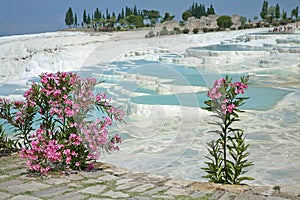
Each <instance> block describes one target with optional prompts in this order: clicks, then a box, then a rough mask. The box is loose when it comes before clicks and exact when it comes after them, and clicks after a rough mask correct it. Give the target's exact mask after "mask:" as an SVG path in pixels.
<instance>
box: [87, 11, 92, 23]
mask: <svg viewBox="0 0 300 200" xmlns="http://www.w3.org/2000/svg"><path fill="white" fill-rule="evenodd" d="M91 22H92V19H91V16H90V14H88V16H87V19H86V23H87V24H88V25H90V24H91Z"/></svg>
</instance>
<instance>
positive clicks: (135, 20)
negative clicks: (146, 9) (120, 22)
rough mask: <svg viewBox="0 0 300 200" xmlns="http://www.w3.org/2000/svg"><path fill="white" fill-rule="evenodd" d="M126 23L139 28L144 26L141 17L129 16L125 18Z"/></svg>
mask: <svg viewBox="0 0 300 200" xmlns="http://www.w3.org/2000/svg"><path fill="white" fill-rule="evenodd" d="M126 21H127V23H128V24H129V25H132V26H135V27H136V28H140V27H143V26H144V20H143V18H142V17H141V16H136V15H129V16H127V17H126Z"/></svg>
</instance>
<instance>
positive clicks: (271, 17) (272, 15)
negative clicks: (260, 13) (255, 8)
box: [268, 6, 276, 23]
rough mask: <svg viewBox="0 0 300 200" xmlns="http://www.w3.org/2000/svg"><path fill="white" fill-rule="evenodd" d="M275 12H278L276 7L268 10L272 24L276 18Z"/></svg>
mask: <svg viewBox="0 0 300 200" xmlns="http://www.w3.org/2000/svg"><path fill="white" fill-rule="evenodd" d="M275 11H276V8H275V7H274V6H270V7H269V8H268V20H269V22H270V23H272V22H273V19H274V18H275Z"/></svg>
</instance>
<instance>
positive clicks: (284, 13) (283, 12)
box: [281, 10, 287, 20]
mask: <svg viewBox="0 0 300 200" xmlns="http://www.w3.org/2000/svg"><path fill="white" fill-rule="evenodd" d="M281 19H282V20H286V19H287V14H286V12H285V10H282V16H281Z"/></svg>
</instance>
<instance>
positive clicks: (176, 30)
mask: <svg viewBox="0 0 300 200" xmlns="http://www.w3.org/2000/svg"><path fill="white" fill-rule="evenodd" d="M173 30H174V31H175V32H176V34H180V33H181V30H180V28H178V27H174V28H173Z"/></svg>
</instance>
